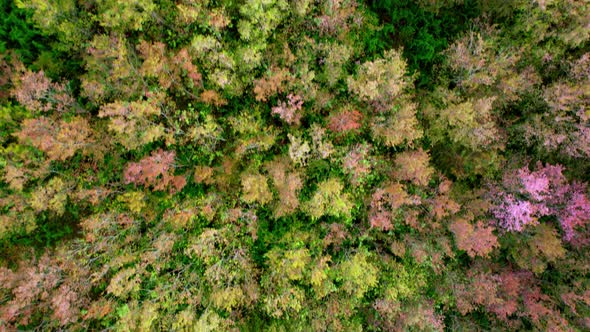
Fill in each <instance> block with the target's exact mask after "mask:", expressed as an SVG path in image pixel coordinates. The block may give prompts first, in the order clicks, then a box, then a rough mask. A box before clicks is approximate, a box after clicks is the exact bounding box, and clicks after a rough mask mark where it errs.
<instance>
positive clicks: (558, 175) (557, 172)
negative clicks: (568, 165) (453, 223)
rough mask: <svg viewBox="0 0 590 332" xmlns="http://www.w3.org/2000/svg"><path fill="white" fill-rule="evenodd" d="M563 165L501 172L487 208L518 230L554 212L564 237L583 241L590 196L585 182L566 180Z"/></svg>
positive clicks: (589, 216)
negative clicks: (500, 180) (492, 199)
mask: <svg viewBox="0 0 590 332" xmlns="http://www.w3.org/2000/svg"><path fill="white" fill-rule="evenodd" d="M563 170H564V168H563V166H561V165H545V166H543V165H542V164H541V163H539V164H537V167H536V170H534V171H530V170H529V169H528V167H523V168H520V169H518V170H516V172H514V171H508V172H507V173H506V174H505V175H504V179H503V183H502V186H501V188H494V189H493V190H492V194H493V195H494V196H495V197H494V200H495V201H496V204H495V205H494V206H493V207H492V208H491V212H492V214H493V215H494V216H495V217H496V219H497V221H498V226H500V227H501V228H503V229H505V230H506V231H514V232H521V231H523V230H524V229H525V228H526V227H527V226H528V225H534V224H537V223H538V222H539V218H541V217H543V216H555V217H556V218H557V220H558V221H559V224H560V225H561V229H562V231H563V238H564V240H566V241H568V242H570V243H575V244H584V243H587V242H588V240H590V237H589V236H588V235H587V233H588V232H587V230H588V228H589V227H588V226H589V225H590V199H589V198H588V194H587V189H586V188H587V187H586V184H582V183H576V182H572V183H570V182H568V180H567V179H566V178H565V176H564V175H563Z"/></svg>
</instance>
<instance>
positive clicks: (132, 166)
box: [123, 149, 186, 193]
mask: <svg viewBox="0 0 590 332" xmlns="http://www.w3.org/2000/svg"><path fill="white" fill-rule="evenodd" d="M175 155H176V153H175V152H174V151H164V150H162V149H158V150H156V151H153V152H152V154H151V156H149V157H145V158H143V159H142V160H140V161H139V162H136V163H135V162H133V163H129V164H128V165H127V169H126V170H125V174H124V176H123V177H124V179H125V183H135V184H141V185H145V186H150V187H153V189H154V190H166V189H168V190H169V191H170V192H171V193H174V192H177V191H180V190H182V188H183V187H184V186H185V185H186V179H185V178H184V176H180V175H173V173H174V157H175Z"/></svg>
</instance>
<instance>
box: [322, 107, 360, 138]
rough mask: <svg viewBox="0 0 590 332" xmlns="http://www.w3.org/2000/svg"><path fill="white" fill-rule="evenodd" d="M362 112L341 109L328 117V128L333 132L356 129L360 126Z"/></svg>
mask: <svg viewBox="0 0 590 332" xmlns="http://www.w3.org/2000/svg"><path fill="white" fill-rule="evenodd" d="M362 119H363V114H362V113H361V112H359V111H358V110H352V111H342V112H339V113H337V114H334V115H332V116H331V117H330V120H329V124H328V128H329V129H330V130H331V131H334V132H338V133H339V132H344V131H351V130H357V129H359V128H360V127H361V122H362Z"/></svg>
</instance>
